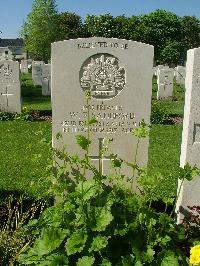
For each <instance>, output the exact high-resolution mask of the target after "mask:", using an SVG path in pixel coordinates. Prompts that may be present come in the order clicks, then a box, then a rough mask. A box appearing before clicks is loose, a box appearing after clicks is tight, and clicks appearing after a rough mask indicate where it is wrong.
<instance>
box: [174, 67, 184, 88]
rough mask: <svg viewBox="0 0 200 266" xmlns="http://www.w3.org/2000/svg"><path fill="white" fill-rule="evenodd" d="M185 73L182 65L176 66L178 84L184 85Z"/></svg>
mask: <svg viewBox="0 0 200 266" xmlns="http://www.w3.org/2000/svg"><path fill="white" fill-rule="evenodd" d="M185 75H186V69H185V67H183V66H177V67H176V83H177V84H180V85H185Z"/></svg>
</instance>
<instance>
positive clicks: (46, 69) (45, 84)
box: [42, 64, 51, 96]
mask: <svg viewBox="0 0 200 266" xmlns="http://www.w3.org/2000/svg"><path fill="white" fill-rule="evenodd" d="M42 95H44V96H48V95H51V64H44V65H43V66H42Z"/></svg>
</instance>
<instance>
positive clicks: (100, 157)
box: [89, 138, 110, 174]
mask: <svg viewBox="0 0 200 266" xmlns="http://www.w3.org/2000/svg"><path fill="white" fill-rule="evenodd" d="M98 140H99V155H94V156H89V158H90V159H91V160H94V161H99V173H100V174H103V162H104V161H110V157H109V156H104V155H103V154H102V151H103V142H104V138H98Z"/></svg>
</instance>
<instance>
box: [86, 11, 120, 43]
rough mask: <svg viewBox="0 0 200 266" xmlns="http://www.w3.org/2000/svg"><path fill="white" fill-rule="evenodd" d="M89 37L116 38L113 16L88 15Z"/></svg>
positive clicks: (87, 27) (87, 28)
mask: <svg viewBox="0 0 200 266" xmlns="http://www.w3.org/2000/svg"><path fill="white" fill-rule="evenodd" d="M85 27H86V30H87V32H88V36H90V37H93V36H96V37H107V38H111V37H115V36H116V28H115V21H114V18H113V16H111V15H110V14H105V15H100V16H94V15H92V16H90V15H88V16H87V17H86V20H85Z"/></svg>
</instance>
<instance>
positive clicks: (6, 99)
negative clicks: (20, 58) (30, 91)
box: [0, 60, 21, 113]
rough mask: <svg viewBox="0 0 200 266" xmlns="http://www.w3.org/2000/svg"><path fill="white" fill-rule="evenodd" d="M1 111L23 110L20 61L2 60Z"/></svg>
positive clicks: (0, 69) (18, 111) (0, 71)
mask: <svg viewBox="0 0 200 266" xmlns="http://www.w3.org/2000/svg"><path fill="white" fill-rule="evenodd" d="M0 111H2V112H17V113H20V112H21V88H20V79H19V63H18V62H16V61H10V60H5V61H0Z"/></svg>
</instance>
